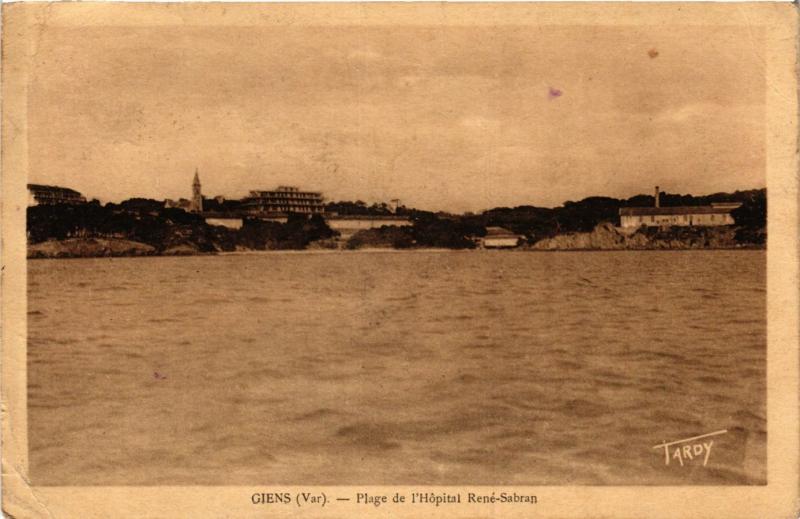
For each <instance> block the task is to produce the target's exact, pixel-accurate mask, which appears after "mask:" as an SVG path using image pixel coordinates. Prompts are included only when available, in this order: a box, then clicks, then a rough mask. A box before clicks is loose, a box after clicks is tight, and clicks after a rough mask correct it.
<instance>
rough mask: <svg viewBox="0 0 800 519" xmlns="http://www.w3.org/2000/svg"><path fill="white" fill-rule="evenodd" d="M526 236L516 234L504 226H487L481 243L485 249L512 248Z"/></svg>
mask: <svg viewBox="0 0 800 519" xmlns="http://www.w3.org/2000/svg"><path fill="white" fill-rule="evenodd" d="M523 238H524V236H520V235H519V234H514V233H513V232H511V231H509V230H508V229H506V228H504V227H487V228H486V236H484V237H483V238H482V239H481V240H480V242H479V245H480V246H482V247H483V248H484V249H510V248H514V247H516V246H518V245H519V242H520V240H522V239H523Z"/></svg>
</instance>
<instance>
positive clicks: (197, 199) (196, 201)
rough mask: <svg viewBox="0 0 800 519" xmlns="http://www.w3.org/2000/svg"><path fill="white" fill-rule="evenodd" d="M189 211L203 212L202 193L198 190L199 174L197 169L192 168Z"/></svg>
mask: <svg viewBox="0 0 800 519" xmlns="http://www.w3.org/2000/svg"><path fill="white" fill-rule="evenodd" d="M190 210H191V212H193V213H202V212H203V193H202V191H201V190H200V175H199V174H198V171H197V169H195V170H194V181H192V205H191V209H190Z"/></svg>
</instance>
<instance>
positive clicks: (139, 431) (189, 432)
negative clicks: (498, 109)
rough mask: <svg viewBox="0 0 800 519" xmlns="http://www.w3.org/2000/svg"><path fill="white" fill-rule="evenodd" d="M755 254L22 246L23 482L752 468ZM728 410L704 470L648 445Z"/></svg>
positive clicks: (559, 480) (737, 473) (514, 476)
mask: <svg viewBox="0 0 800 519" xmlns="http://www.w3.org/2000/svg"><path fill="white" fill-rule="evenodd" d="M765 259H766V255H765V253H764V252H763V251H681V252H678V251H674V252H666V251H665V252H632V251H628V252H562V253H518V252H510V253H505V252H499V253H498V252H381V253H366V252H353V253H267V254H260V255H238V256H236V255H231V256H214V257H190V258H124V259H80V260H38V261H29V262H28V266H29V276H28V282H29V298H28V299H29V301H28V314H29V315H28V327H29V341H28V392H29V400H28V406H29V445H30V465H31V472H32V477H33V480H34V482H36V483H37V484H46V485H47V484H49V485H63V484H73V485H94V484H97V485H100V484H102V485H126V484H136V485H148V484H243V483H249V484H254V483H261V484H292V483H297V484H482V485H491V484H530V485H542V484H556V485H558V484H562V485H563V484H581V485H583V484H592V485H598V484H599V485H605V484H628V485H635V484H703V483H707V484H763V483H764V480H765V477H766V475H765V474H766V472H765V445H766V422H765V377H766V373H765V356H766V338H765V335H766V331H765V329H766V319H765V316H766V310H765V282H766V279H765V277H766V276H765ZM721 429H727V430H728V433H727V434H724V435H720V436H717V437H715V443H714V447H713V450H712V452H711V454H710V457H709V460H708V464H707V466H705V467H703V466H702V463H696V462H695V463H687V464H686V465H685V466H683V467H681V466H680V465H678V464H676V463H674V462H673V463H671V464H670V465H669V466H666V465H665V463H664V456H663V451H659V450H655V449H653V448H652V447H653V446H654V445H656V444H658V443H661V442H662V441H672V440H678V439H682V438H687V437H691V436H694V435H699V434H704V433H708V432H712V431H717V430H721Z"/></svg>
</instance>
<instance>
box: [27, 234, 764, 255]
mask: <svg viewBox="0 0 800 519" xmlns="http://www.w3.org/2000/svg"><path fill="white" fill-rule="evenodd" d="M45 243H46V246H45V247H37V245H41V244H36V245H34V246H29V247H28V257H27V259H29V260H40V259H43V260H48V259H87V258H152V257H161V258H165V257H197V256H262V255H276V254H279V255H293V254H303V255H308V254H315V255H316V254H320V255H328V254H354V253H357V254H380V253H403V254H408V253H417V254H419V253H442V252H463V253H475V254H487V255H491V254H499V253H503V254H506V253H523V254H524V253H535V252H545V253H548V252H549V253H553V252H631V251H711V250H728V251H742V250H749V251H752V250H766V249H767V247H766V246H756V245H750V244H748V245H741V244H740V245H736V246H706V247H664V246H661V247H640V248H619V247H618V248H602V247H598V248H570V247H565V248H536V247H532V246H521V247H517V248H509V249H448V248H441V247H410V248H391V247H364V248H359V249H345V248H342V249H325V248H310V249H282V250H281V249H270V250H237V251H219V252H189V251H187V250H185V249H183V250H179V251H177V252H175V253H170V252H169V251H167V253H163V252H161V253H159V252H156V251H155V250H151V249H145V248H144V247H142V245H143V244H139V243H137V242H130V241H127V240H117V241H115V240H94V239H87V240H76V239H71V240H51V241H49V242H45ZM89 244H91V245H92V246H88V245H89Z"/></svg>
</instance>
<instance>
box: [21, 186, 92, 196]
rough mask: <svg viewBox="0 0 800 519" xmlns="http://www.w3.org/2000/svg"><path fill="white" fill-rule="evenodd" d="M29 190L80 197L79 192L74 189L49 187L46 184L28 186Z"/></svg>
mask: <svg viewBox="0 0 800 519" xmlns="http://www.w3.org/2000/svg"><path fill="white" fill-rule="evenodd" d="M28 189H29V190H30V191H57V192H59V193H64V194H70V195H80V193H79V192H78V191H75V190H74V189H70V188H68V187H60V186H47V185H44V184H28Z"/></svg>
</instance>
